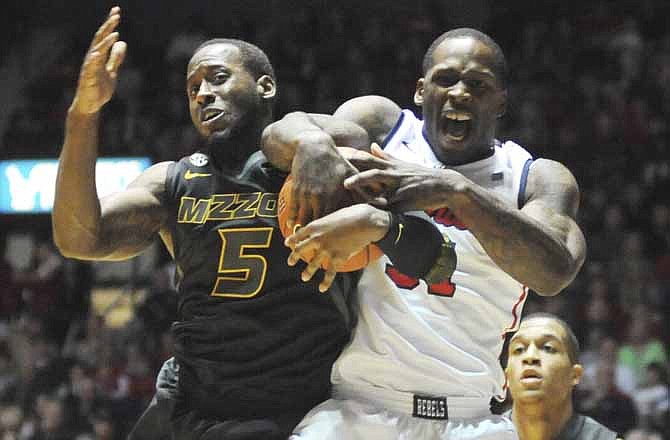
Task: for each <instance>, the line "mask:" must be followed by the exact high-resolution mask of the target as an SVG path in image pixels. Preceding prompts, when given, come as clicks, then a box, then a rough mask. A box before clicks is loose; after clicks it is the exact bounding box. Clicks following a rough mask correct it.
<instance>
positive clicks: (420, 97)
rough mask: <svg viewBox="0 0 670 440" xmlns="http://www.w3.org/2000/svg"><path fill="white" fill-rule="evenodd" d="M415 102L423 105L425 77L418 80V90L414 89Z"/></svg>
mask: <svg viewBox="0 0 670 440" xmlns="http://www.w3.org/2000/svg"><path fill="white" fill-rule="evenodd" d="M414 104H416V105H419V106H421V105H423V78H419V80H418V81H417V82H416V90H415V91H414Z"/></svg>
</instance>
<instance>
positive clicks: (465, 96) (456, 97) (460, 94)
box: [448, 81, 472, 104]
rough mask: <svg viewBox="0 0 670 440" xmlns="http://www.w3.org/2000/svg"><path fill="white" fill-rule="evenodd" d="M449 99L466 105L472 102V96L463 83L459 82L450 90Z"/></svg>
mask: <svg viewBox="0 0 670 440" xmlns="http://www.w3.org/2000/svg"><path fill="white" fill-rule="evenodd" d="M448 94H449V99H450V100H451V101H452V102H455V103H458V104H466V103H469V102H470V101H472V95H471V94H470V92H469V91H468V89H467V87H466V85H465V83H463V81H458V82H457V83H456V84H454V85H453V86H452V87H451V88H450V89H449V92H448Z"/></svg>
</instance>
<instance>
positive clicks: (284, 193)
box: [277, 175, 383, 272]
mask: <svg viewBox="0 0 670 440" xmlns="http://www.w3.org/2000/svg"><path fill="white" fill-rule="evenodd" d="M292 188H293V179H292V178H291V175H289V176H288V177H287V178H286V181H285V182H284V186H282V188H281V191H279V197H278V199H277V216H278V221H279V229H280V230H281V233H282V235H283V236H284V237H288V236H289V235H291V234H292V233H293V231H291V230H290V229H289V228H288V226H286V219H287V215H288V210H287V209H286V206H287V204H288V201H289V200H290V198H291V194H292V191H291V190H292ZM382 255H383V252H382V251H381V249H379V247H377V246H376V245H374V244H369V245H368V246H367V247H365V248H364V249H363V250H361V251H360V252H359V253H357V254H355V255H353V256H352V257H351V258H349V259H348V260H347V261H345V262H344V263H342V264H340V265H339V266H338V267H337V268H336V270H337V272H353V271H355V270H360V269H363V268H364V267H365V266H367V265H368V264H370V262H372V261H375V260H377V259H378V258H380V257H381V256H382ZM321 267H323V268H324V269H325V268H327V267H328V260H325V261H324V262H323V263H322V264H321Z"/></svg>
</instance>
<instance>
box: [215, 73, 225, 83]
mask: <svg viewBox="0 0 670 440" xmlns="http://www.w3.org/2000/svg"><path fill="white" fill-rule="evenodd" d="M227 79H228V74H226V73H223V72H220V73H217V74H216V75H214V81H212V82H213V83H214V84H221V83H222V82H224V81H225V80H227Z"/></svg>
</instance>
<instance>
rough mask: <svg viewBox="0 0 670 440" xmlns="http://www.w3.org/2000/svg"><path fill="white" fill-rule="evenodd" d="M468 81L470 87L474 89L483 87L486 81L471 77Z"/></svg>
mask: <svg viewBox="0 0 670 440" xmlns="http://www.w3.org/2000/svg"><path fill="white" fill-rule="evenodd" d="M467 83H468V87H471V88H473V89H481V88H483V87H484V85H485V84H484V81H482V80H480V79H469V80H468V81H467Z"/></svg>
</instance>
